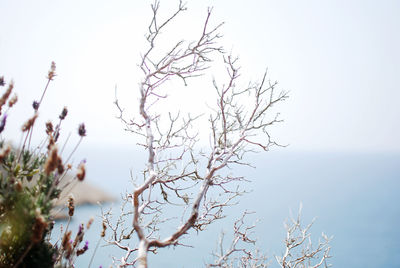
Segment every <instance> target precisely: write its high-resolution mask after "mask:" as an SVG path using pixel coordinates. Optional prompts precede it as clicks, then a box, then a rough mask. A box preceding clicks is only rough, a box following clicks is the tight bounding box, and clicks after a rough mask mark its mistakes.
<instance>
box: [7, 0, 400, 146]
mask: <svg viewBox="0 0 400 268" xmlns="http://www.w3.org/2000/svg"><path fill="white" fill-rule="evenodd" d="M151 2H152V1H133V0H130V1H128V0H124V1H103V0H85V1H78V0H69V1H55V0H47V1H44V0H42V1H41V0H38V1H30V0H24V1H23V0H0V76H1V75H4V76H5V78H6V79H7V80H9V79H11V78H12V79H14V81H15V85H16V88H15V90H16V92H17V93H18V95H19V98H20V101H19V103H18V106H17V107H16V109H15V110H14V111H13V112H11V114H10V116H9V122H8V125H7V132H6V135H11V136H12V137H16V138H17V139H18V138H19V134H18V132H17V131H16V129H19V127H20V125H21V124H22V122H23V120H24V119H26V117H27V116H29V115H31V114H32V109H31V106H30V105H31V102H32V101H33V100H34V99H39V98H40V95H41V93H42V89H43V87H44V85H45V82H46V81H45V76H46V74H47V71H48V69H49V66H50V62H51V61H53V60H54V61H55V62H56V63H57V73H58V76H57V77H56V80H55V81H54V83H53V84H52V85H51V87H50V89H49V92H48V94H47V95H46V97H45V102H44V104H43V105H42V107H41V117H42V120H47V119H53V121H55V119H56V118H57V116H58V114H59V113H60V111H61V109H62V107H63V106H64V105H65V106H67V107H68V108H69V116H68V117H67V118H68V123H67V124H66V125H65V126H64V129H65V130H67V129H73V130H75V129H76V127H77V125H78V123H80V122H85V123H86V125H87V128H88V139H87V142H89V143H127V142H129V143H132V144H134V143H135V140H134V137H132V136H128V135H124V134H123V131H122V125H121V124H120V123H119V122H118V120H116V119H114V116H115V115H116V109H115V107H114V106H113V100H114V87H115V85H117V86H118V95H119V96H120V98H121V103H122V104H123V105H124V106H127V109H128V110H129V109H131V110H133V111H136V110H137V108H136V107H137V106H135V104H136V102H137V97H136V95H135V94H136V92H137V90H138V89H137V84H138V83H139V81H140V80H139V79H140V76H139V75H140V73H138V70H137V67H136V66H137V63H138V60H139V55H140V52H141V51H143V49H142V48H143V43H144V42H143V41H144V38H143V36H144V33H145V30H146V26H147V24H148V22H149V20H150V8H149V4H150V3H151ZM176 4H177V1H173V0H168V1H167V0H162V1H161V11H162V12H163V11H165V12H168V11H171V10H172V9H173V8H174V7H175V6H176ZM208 6H214V13H213V19H212V23H218V22H222V21H225V22H226V24H225V26H224V27H223V28H222V32H223V34H224V38H223V44H224V45H225V46H226V48H227V50H231V49H232V51H233V53H235V54H238V55H239V56H240V62H241V66H242V72H243V78H252V79H259V78H260V76H261V75H262V73H263V71H264V70H265V68H267V67H268V70H269V77H270V79H271V80H278V81H279V83H280V88H281V89H284V90H289V91H290V99H289V100H288V101H287V102H285V103H283V105H282V109H281V112H282V113H281V114H282V117H283V118H284V119H285V123H284V124H283V125H281V126H280V127H279V130H278V131H276V136H277V138H278V140H279V141H281V142H282V143H289V144H290V148H291V149H294V150H312V151H324V150H335V151H372V152H375V151H381V150H382V151H399V150H400V139H399V138H400V124H399V118H400V107H399V100H400V92H399V85H400V67H399V66H400V50H399V48H400V27H399V26H400V16H399V12H400V1H395V0H393V1H389V0H383V1H366V0H360V1H355V0H346V1H344V0H343V1H340V0H337V1H333V0H332V1H320V0H315V1H295V0H293V1H283V0H280V1H277V0H276V1H269V0H264V1H261V0H259V1H257V0H247V1H232V0H219V1H211V0H208V1H194V0H190V1H188V8H189V10H188V11H187V12H186V14H185V15H183V16H182V17H181V18H180V19H179V20H178V21H177V23H176V24H174V25H172V27H171V28H170V34H171V36H170V37H169V39H172V38H174V37H177V38H178V37H179V36H181V37H183V38H185V37H186V36H189V35H193V34H196V33H197V32H198V29H200V28H201V26H202V22H203V19H204V18H205V15H206V9H207V7H208ZM162 14H164V15H165V14H166V13H164V12H163V13H162ZM196 27H197V28H196ZM217 78H218V76H217ZM210 82H211V81H210ZM196 85H198V83H197V82H192V83H190V84H189V86H191V87H192V91H187V92H183V93H181V94H180V95H179V96H186V97H189V98H192V99H189V100H186V101H184V102H181V103H182V107H183V109H184V108H185V107H186V108H187V107H192V106H193V107H194V108H193V109H194V112H196V111H197V110H198V109H200V108H199V107H200V106H201V105H203V104H204V102H206V101H207V102H208V101H209V100H208V99H207V98H209V97H210V95H208V94H206V93H204V92H205V91H204V89H203V87H199V86H197V88H196ZM210 85H211V84H210ZM194 103H195V104H194ZM175 105H176V104H175ZM185 105H186V106H185ZM8 137H9V136H8Z"/></svg>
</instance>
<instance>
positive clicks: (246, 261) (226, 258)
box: [207, 211, 267, 268]
mask: <svg viewBox="0 0 400 268" xmlns="http://www.w3.org/2000/svg"><path fill="white" fill-rule="evenodd" d="M248 214H250V213H249V212H247V211H245V212H244V213H243V214H242V216H241V217H240V219H238V220H236V221H235V223H234V224H233V238H232V241H231V243H230V244H229V247H228V248H227V249H225V248H224V236H225V234H224V233H222V234H221V237H220V240H219V241H218V249H217V250H216V251H215V252H214V253H213V254H212V255H213V256H214V258H215V261H214V263H212V264H208V265H207V267H208V268H210V267H223V268H231V267H244V268H250V267H251V268H263V267H267V257H266V256H265V255H264V254H262V253H261V252H260V250H259V249H258V248H257V247H256V239H255V238H253V237H252V236H253V235H254V228H255V226H256V225H255V224H252V225H247V224H246V223H245V218H246V216H247V215H248Z"/></svg>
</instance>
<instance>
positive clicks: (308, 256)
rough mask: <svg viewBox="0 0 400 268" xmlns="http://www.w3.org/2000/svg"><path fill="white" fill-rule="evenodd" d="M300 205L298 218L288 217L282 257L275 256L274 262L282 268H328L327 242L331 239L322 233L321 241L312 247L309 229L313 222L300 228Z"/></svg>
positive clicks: (328, 248) (328, 246)
mask: <svg viewBox="0 0 400 268" xmlns="http://www.w3.org/2000/svg"><path fill="white" fill-rule="evenodd" d="M301 210H302V206H301V205H300V208H299V212H298V216H297V217H290V219H289V220H288V222H287V223H285V229H286V232H287V233H286V239H285V247H286V248H285V253H284V254H283V255H282V256H276V260H277V262H278V263H279V265H280V267H282V268H295V267H310V268H311V267H312V268H316V267H330V266H331V265H330V264H329V263H328V259H329V258H330V257H331V256H330V255H329V251H330V249H331V247H330V245H329V242H330V241H331V240H332V237H328V236H327V235H326V234H324V233H322V235H321V236H322V237H321V239H320V240H319V241H318V244H317V245H316V246H313V243H312V240H311V233H310V228H311V226H312V225H313V223H314V220H313V221H312V222H311V223H310V224H308V225H306V226H302V223H301Z"/></svg>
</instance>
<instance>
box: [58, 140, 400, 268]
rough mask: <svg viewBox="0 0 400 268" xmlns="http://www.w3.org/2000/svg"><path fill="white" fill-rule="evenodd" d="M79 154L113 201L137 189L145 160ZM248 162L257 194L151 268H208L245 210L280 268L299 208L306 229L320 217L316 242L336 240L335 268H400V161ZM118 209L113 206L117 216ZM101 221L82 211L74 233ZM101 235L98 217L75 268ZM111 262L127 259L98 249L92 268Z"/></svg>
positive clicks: (93, 211)
mask: <svg viewBox="0 0 400 268" xmlns="http://www.w3.org/2000/svg"><path fill="white" fill-rule="evenodd" d="M80 154H81V155H85V157H86V158H87V160H88V177H89V181H92V182H94V183H96V184H97V185H98V186H99V187H101V188H103V189H105V190H107V191H108V192H110V193H112V194H114V195H115V196H119V193H121V192H125V191H126V190H129V189H130V188H131V187H132V186H131V184H130V181H129V178H130V169H131V168H132V169H133V171H134V172H135V171H140V169H141V168H142V167H143V162H144V158H143V157H142V156H141V155H140V154H139V153H133V152H131V151H128V150H127V149H121V148H114V149H104V148H97V149H96V148H86V149H85V150H83V151H81V152H80ZM250 161H251V162H252V163H253V164H254V165H255V166H257V168H256V169H251V168H248V169H244V168H238V169H237V170H236V171H237V172H238V173H239V175H246V177H247V178H249V179H251V180H252V182H251V183H247V184H245V186H246V187H247V189H252V192H251V193H249V194H247V195H245V196H243V197H241V199H240V203H239V204H238V205H237V206H235V207H233V208H229V209H228V210H226V214H227V215H228V217H227V218H226V219H223V220H221V221H219V222H217V223H216V224H214V225H213V226H211V227H210V228H208V229H207V230H206V231H204V232H200V233H199V234H196V233H195V232H190V236H188V237H187V239H186V240H184V242H185V243H186V244H189V245H192V246H193V247H194V248H188V247H178V248H166V249H160V250H159V253H158V254H157V255H155V256H154V255H153V256H151V257H150V258H149V263H150V267H174V268H175V267H186V268H192V267H204V263H205V262H207V261H209V260H210V259H211V258H210V253H211V252H212V250H213V249H215V246H216V243H217V239H218V236H219V234H220V232H221V230H224V231H225V232H227V233H228V234H229V232H230V230H231V223H232V221H233V220H234V219H235V218H237V217H239V216H240V215H241V213H242V212H243V211H244V210H246V209H247V210H251V211H255V212H256V214H255V215H252V216H251V217H249V223H252V221H253V220H255V219H256V218H257V219H259V220H260V221H259V222H258V224H257V228H256V235H255V236H256V237H257V238H258V246H259V248H260V249H261V250H262V251H263V252H265V253H267V254H268V256H269V257H270V259H269V262H270V264H271V265H270V267H277V265H276V261H275V259H274V256H275V255H280V254H282V253H283V250H284V247H283V243H282V242H283V240H284V238H285V229H284V227H283V222H284V221H285V219H286V218H287V217H288V216H289V211H290V210H292V211H293V213H294V214H296V212H297V209H298V207H299V204H300V203H302V204H303V222H304V223H309V222H310V221H311V220H312V219H313V218H314V217H317V219H316V222H315V223H314V225H313V227H312V229H311V233H312V237H314V239H318V237H319V236H320V234H321V232H324V233H326V234H328V235H333V236H334V238H333V240H332V242H331V246H332V250H331V254H332V255H333V257H332V258H331V259H330V263H331V264H333V266H334V267H400V228H399V226H400V205H399V204H400V202H399V201H400V196H399V191H400V180H399V179H400V154H383V153H382V154H361V153H294V152H285V150H284V149H283V150H280V151H279V152H270V153H266V154H263V155H253V156H251V159H250ZM136 174H138V173H136ZM109 206H110V205H105V207H109ZM118 207H119V204H114V205H113V209H114V212H115V213H117V212H118ZM96 215H97V216H98V215H100V209H99V207H97V206H84V207H81V208H80V209H78V210H77V212H76V216H75V220H74V221H73V222H72V225H71V226H72V228H74V226H76V225H77V224H78V223H79V222H81V221H87V220H88V219H89V218H90V216H95V217H96ZM64 224H65V223H64ZM57 226H58V225H57ZM100 229H101V226H100V220H99V217H96V222H95V224H94V226H93V227H92V228H91V230H90V231H89V232H88V233H87V237H86V239H88V240H89V243H90V250H89V251H88V252H87V253H86V254H85V255H83V256H81V257H79V258H78V262H77V267H87V265H88V263H89V259H90V257H91V255H92V251H93V248H94V245H95V244H96V242H97V240H98V237H99V233H100ZM111 255H113V256H116V257H117V258H119V257H120V256H122V254H121V252H120V251H118V250H117V249H116V248H114V247H112V246H106V247H104V246H102V247H100V248H99V250H98V251H97V253H96V256H95V261H94V262H93V265H92V267H99V265H103V267H108V266H109V264H110V263H111V257H110V256H111Z"/></svg>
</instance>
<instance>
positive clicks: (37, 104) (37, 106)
mask: <svg viewBox="0 0 400 268" xmlns="http://www.w3.org/2000/svg"><path fill="white" fill-rule="evenodd" d="M32 107H33V109H34V110H35V111H37V110H38V109H39V102H37V101H34V102H33V103H32Z"/></svg>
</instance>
